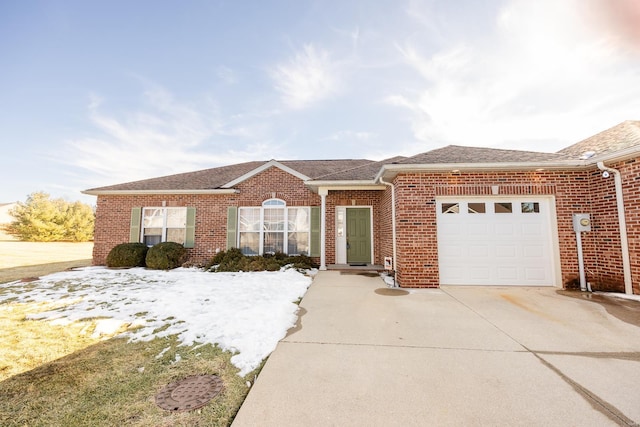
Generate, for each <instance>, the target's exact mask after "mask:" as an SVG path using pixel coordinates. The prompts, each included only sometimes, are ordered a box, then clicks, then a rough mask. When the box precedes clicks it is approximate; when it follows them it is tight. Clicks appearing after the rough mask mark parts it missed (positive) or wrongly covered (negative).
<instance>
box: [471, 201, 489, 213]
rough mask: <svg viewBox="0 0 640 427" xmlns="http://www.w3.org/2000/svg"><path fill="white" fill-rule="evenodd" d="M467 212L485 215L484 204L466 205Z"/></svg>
mask: <svg viewBox="0 0 640 427" xmlns="http://www.w3.org/2000/svg"><path fill="white" fill-rule="evenodd" d="M467 212H469V213H470V214H483V213H486V212H487V210H486V206H485V204H484V203H468V204H467Z"/></svg>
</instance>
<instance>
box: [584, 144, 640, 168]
mask: <svg viewBox="0 0 640 427" xmlns="http://www.w3.org/2000/svg"><path fill="white" fill-rule="evenodd" d="M639 156H640V146H638V145H636V146H635V147H629V148H626V149H624V150H620V151H615V152H613V153H607V154H603V155H601V156H594V157H592V158H590V159H589V160H588V161H589V163H590V164H593V165H597V163H598V162H619V161H623V160H628V159H631V158H633V157H639Z"/></svg>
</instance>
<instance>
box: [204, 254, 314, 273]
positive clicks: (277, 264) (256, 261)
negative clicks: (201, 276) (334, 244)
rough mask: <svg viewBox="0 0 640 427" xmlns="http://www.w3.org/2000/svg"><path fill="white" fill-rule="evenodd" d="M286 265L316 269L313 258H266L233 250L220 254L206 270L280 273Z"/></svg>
mask: <svg viewBox="0 0 640 427" xmlns="http://www.w3.org/2000/svg"><path fill="white" fill-rule="evenodd" d="M285 265H292V266H293V268H296V269H299V270H304V269H309V268H313V267H315V265H314V264H313V262H312V261H311V258H309V257H308V256H306V255H295V256H288V255H286V254H283V253H280V252H278V253H275V254H266V255H264V256H246V255H244V254H243V253H242V251H240V249H238V248H231V249H229V250H227V251H222V252H218V253H217V254H216V255H215V256H214V257H213V258H212V259H211V261H209V262H208V263H207V265H206V266H205V268H206V269H207V270H209V271H215V272H236V271H278V270H280V269H281V268H282V267H284V266H285Z"/></svg>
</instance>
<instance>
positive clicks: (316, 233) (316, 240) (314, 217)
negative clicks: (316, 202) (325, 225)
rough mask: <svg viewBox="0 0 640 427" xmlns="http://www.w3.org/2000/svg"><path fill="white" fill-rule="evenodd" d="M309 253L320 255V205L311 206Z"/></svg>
mask: <svg viewBox="0 0 640 427" xmlns="http://www.w3.org/2000/svg"><path fill="white" fill-rule="evenodd" d="M310 246H311V253H310V254H309V256H320V206H311V245H310Z"/></svg>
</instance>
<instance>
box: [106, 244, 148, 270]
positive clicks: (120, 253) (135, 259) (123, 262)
mask: <svg viewBox="0 0 640 427" xmlns="http://www.w3.org/2000/svg"><path fill="white" fill-rule="evenodd" d="M147 250H148V248H147V245H145V244H144V243H121V244H119V245H117V246H115V247H114V248H113V249H111V251H109V255H107V267H144V260H145V257H146V256H147Z"/></svg>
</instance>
